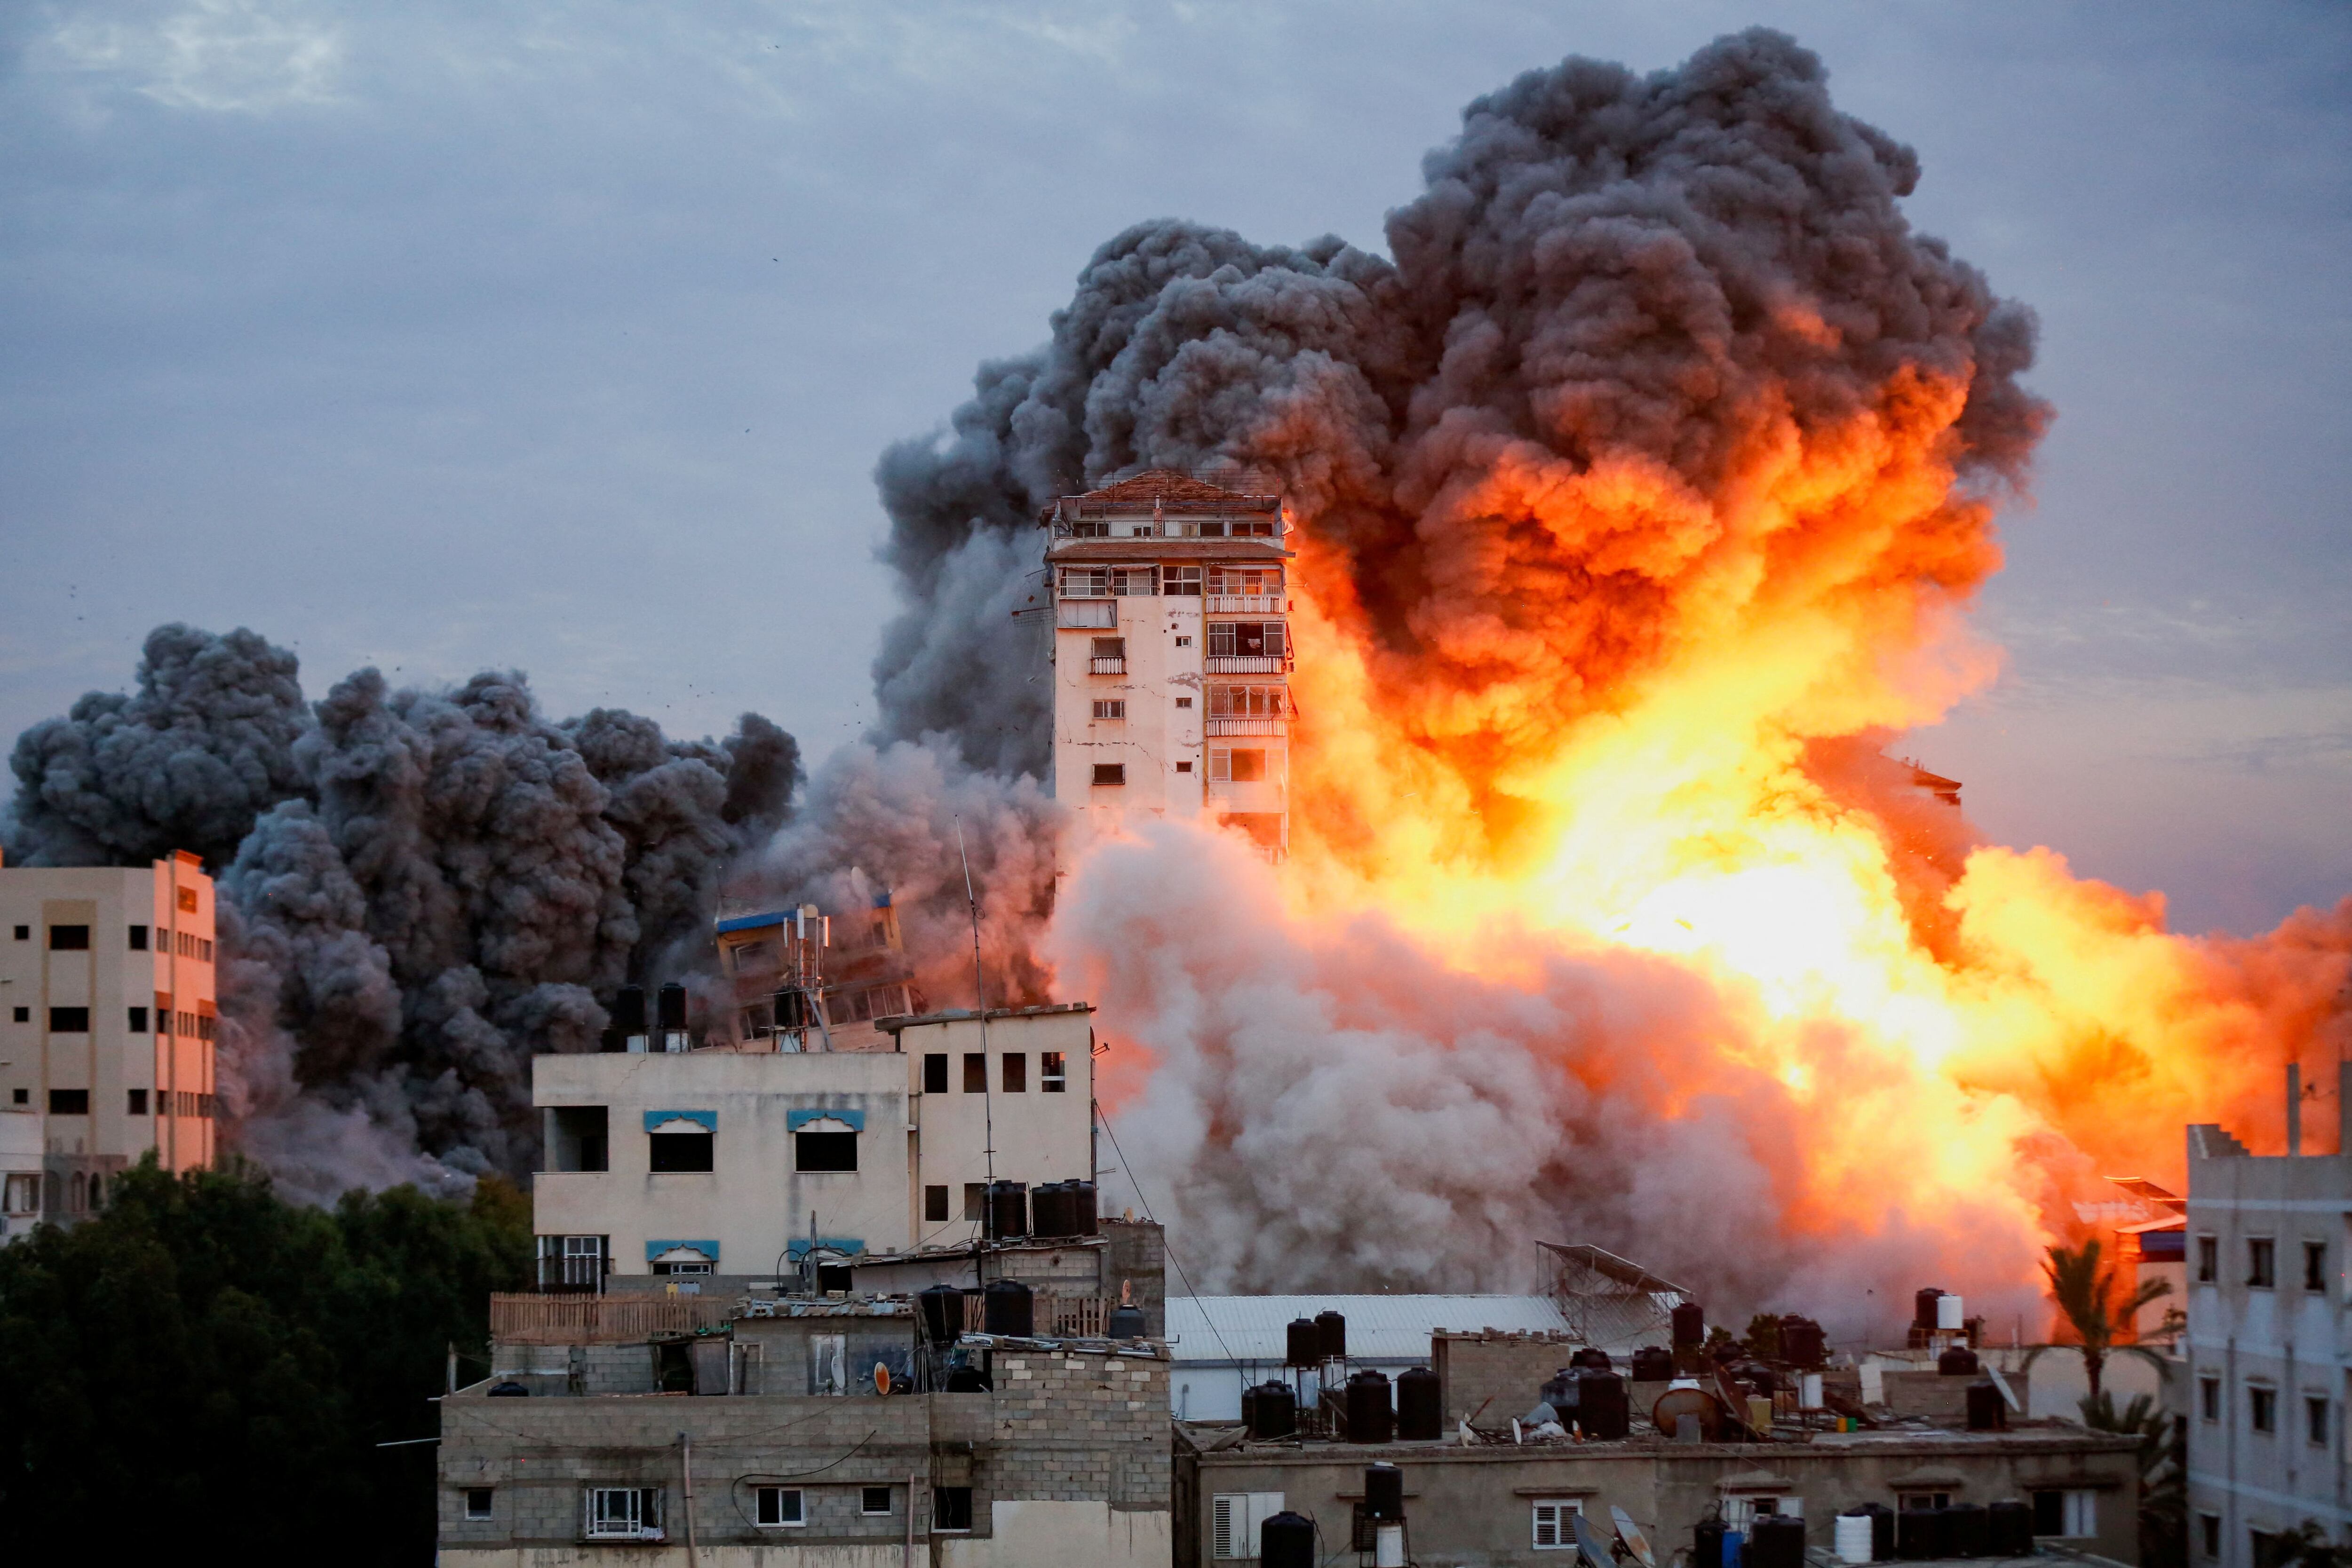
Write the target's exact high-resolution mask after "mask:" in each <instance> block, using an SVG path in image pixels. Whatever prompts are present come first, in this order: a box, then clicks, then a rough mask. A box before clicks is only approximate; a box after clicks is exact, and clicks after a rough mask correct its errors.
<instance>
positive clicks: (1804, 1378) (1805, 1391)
mask: <svg viewBox="0 0 2352 1568" xmlns="http://www.w3.org/2000/svg"><path fill="white" fill-rule="evenodd" d="M1797 1406H1798V1407H1799V1408H1800V1409H1803V1410H1819V1409H1820V1408H1822V1375H1821V1374H1820V1373H1818V1372H1801V1373H1799V1374H1797Z"/></svg>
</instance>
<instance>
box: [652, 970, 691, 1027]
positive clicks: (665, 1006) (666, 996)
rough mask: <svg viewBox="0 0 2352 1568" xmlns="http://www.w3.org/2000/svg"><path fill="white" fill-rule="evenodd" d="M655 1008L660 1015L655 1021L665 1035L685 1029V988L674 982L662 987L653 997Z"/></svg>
mask: <svg viewBox="0 0 2352 1568" xmlns="http://www.w3.org/2000/svg"><path fill="white" fill-rule="evenodd" d="M654 1000H655V1006H656V1010H657V1011H658V1012H659V1013H660V1015H661V1016H660V1019H658V1020H657V1021H658V1022H659V1023H660V1025H661V1028H662V1030H663V1031H664V1032H665V1033H667V1032H668V1031H671V1030H682V1029H684V1028H685V1027H686V988H685V987H684V986H681V985H679V984H678V983H677V981H676V980H672V981H670V982H669V983H668V984H667V985H665V986H663V987H662V988H661V990H660V991H659V992H657V993H656V996H655V998H654Z"/></svg>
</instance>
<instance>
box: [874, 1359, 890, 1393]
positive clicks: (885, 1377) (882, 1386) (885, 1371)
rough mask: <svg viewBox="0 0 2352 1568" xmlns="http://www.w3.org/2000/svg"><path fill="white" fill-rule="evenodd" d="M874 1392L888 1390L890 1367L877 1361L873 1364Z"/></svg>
mask: <svg viewBox="0 0 2352 1568" xmlns="http://www.w3.org/2000/svg"><path fill="white" fill-rule="evenodd" d="M874 1392H875V1393H877V1394H887V1393H889V1392H890V1369H889V1368H888V1367H887V1366H885V1365H883V1364H881V1363H880V1362H878V1361H877V1362H876V1363H875V1364H874Z"/></svg>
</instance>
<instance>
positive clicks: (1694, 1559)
mask: <svg viewBox="0 0 2352 1568" xmlns="http://www.w3.org/2000/svg"><path fill="white" fill-rule="evenodd" d="M1726 1533H1727V1532H1726V1531H1725V1529H1724V1523H1723V1521H1721V1520H1719V1519H1702V1520H1700V1521H1698V1524H1697V1525H1696V1527H1695V1528H1694V1529H1693V1530H1692V1531H1691V1568H1724V1563H1723V1538H1724V1535H1725V1534H1726Z"/></svg>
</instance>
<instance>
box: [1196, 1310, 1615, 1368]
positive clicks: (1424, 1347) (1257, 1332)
mask: <svg viewBox="0 0 2352 1568" xmlns="http://www.w3.org/2000/svg"><path fill="white" fill-rule="evenodd" d="M1318 1312H1339V1314H1340V1315H1341V1316H1343V1317H1345V1318H1346V1319H1347V1320H1348V1357H1349V1360H1351V1361H1401V1362H1406V1363H1414V1364H1417V1363H1422V1362H1425V1361H1427V1360H1428V1359H1429V1336H1430V1333H1431V1331H1433V1330H1435V1329H1452V1330H1454V1331H1456V1332H1462V1333H1476V1332H1477V1331H1478V1330H1480V1329H1502V1330H1505V1331H1523V1330H1531V1329H1548V1330H1551V1331H1553V1332H1555V1333H1563V1332H1565V1331H1566V1330H1567V1328H1568V1326H1569V1324H1568V1320H1567V1319H1566V1318H1565V1317H1563V1316H1561V1315H1560V1310H1559V1306H1558V1305H1557V1304H1555V1303H1554V1302H1553V1301H1552V1299H1551V1298H1550V1297H1549V1296H1171V1297H1169V1298H1168V1334H1169V1337H1170V1338H1171V1339H1173V1340H1175V1341H1176V1342H1177V1343H1176V1349H1175V1359H1176V1360H1178V1361H1180V1362H1188V1361H1192V1362H1201V1361H1246V1362H1273V1363H1276V1364H1279V1363H1280V1362H1281V1360H1282V1356H1283V1352H1284V1350H1285V1348H1286V1338H1287V1332H1288V1330H1289V1327H1290V1321H1291V1320H1292V1319H1293V1318H1311V1317H1313V1316H1314V1315H1315V1314H1316V1313H1318Z"/></svg>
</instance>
